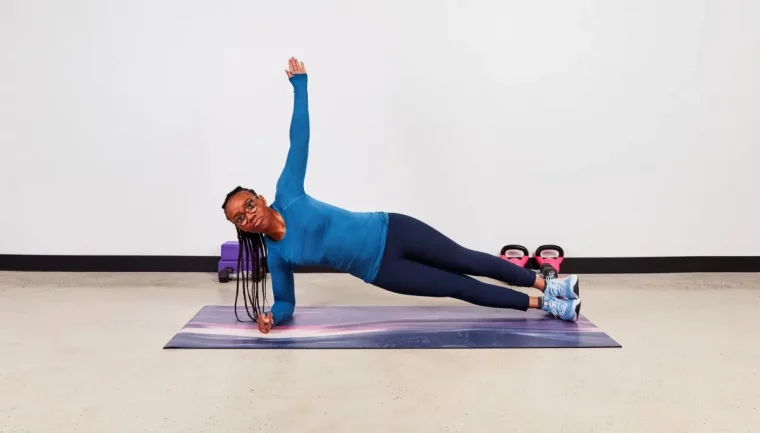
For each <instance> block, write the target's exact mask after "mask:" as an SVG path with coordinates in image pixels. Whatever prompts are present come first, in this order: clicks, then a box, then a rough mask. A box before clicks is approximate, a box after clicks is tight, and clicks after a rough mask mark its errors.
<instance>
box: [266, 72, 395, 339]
mask: <svg viewBox="0 0 760 433" xmlns="http://www.w3.org/2000/svg"><path fill="white" fill-rule="evenodd" d="M290 82H291V84H292V85H293V95H294V98H293V99H294V101H293V115H292V118H291V122H290V149H289V150H288V155H287V158H286V160H285V167H284V168H283V170H282V173H281V174H280V177H279V179H278V180H277V190H276V192H275V199H274V202H272V204H271V207H272V209H274V210H275V211H277V212H278V213H279V214H280V215H281V216H282V218H283V219H284V220H285V237H284V238H283V239H281V240H279V241H275V240H274V239H272V238H270V237H268V236H264V241H265V243H266V246H267V264H268V267H269V273H270V275H271V280H272V291H273V294H274V303H273V304H272V309H271V312H272V316H273V318H274V324H275V325H277V324H279V323H282V322H283V321H286V320H288V319H290V318H291V316H292V315H293V311H294V309H295V305H296V299H295V287H294V278H293V268H294V267H295V266H314V265H316V266H324V267H329V268H332V269H335V270H337V271H342V272H346V273H348V274H350V275H353V276H355V277H358V278H360V279H362V280H363V281H364V282H367V283H370V282H372V281H373V280H374V278H375V276H376V275H377V271H378V269H379V267H380V261H381V260H382V256H383V253H384V251H385V241H386V234H387V231H388V215H387V213H385V212H353V211H349V210H346V209H342V208H339V207H337V206H333V205H330V204H328V203H324V202H321V201H319V200H317V199H315V198H313V197H312V196H310V195H309V194H307V193H306V191H305V188H304V180H305V177H306V167H307V162H308V159H309V140H310V128H309V95H308V91H307V82H308V78H307V75H306V74H297V75H294V76H292V77H291V78H290Z"/></svg>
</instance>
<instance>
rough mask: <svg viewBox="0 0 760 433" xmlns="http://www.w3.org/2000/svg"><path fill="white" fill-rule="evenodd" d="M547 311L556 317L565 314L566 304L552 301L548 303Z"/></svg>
mask: <svg viewBox="0 0 760 433" xmlns="http://www.w3.org/2000/svg"><path fill="white" fill-rule="evenodd" d="M549 309H550V310H551V311H552V313H554V314H555V315H557V316H561V315H563V314H565V310H567V303H565V302H562V301H560V300H559V299H552V300H550V301H549Z"/></svg>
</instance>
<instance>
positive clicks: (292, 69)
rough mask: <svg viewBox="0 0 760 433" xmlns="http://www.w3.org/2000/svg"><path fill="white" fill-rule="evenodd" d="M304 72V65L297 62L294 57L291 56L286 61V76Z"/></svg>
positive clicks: (290, 76) (291, 76) (289, 76)
mask: <svg viewBox="0 0 760 433" xmlns="http://www.w3.org/2000/svg"><path fill="white" fill-rule="evenodd" d="M305 73H306V67H305V66H304V65H303V62H299V61H298V59H296V58H295V57H291V58H290V60H289V61H288V69H286V70H285V74H287V76H288V78H293V75H297V74H305Z"/></svg>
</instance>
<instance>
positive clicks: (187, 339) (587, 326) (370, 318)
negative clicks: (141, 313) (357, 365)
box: [164, 305, 622, 349]
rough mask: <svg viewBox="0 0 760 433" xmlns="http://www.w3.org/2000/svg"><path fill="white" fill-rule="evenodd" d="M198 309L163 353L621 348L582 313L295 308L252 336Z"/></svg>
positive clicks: (211, 309)
mask: <svg viewBox="0 0 760 433" xmlns="http://www.w3.org/2000/svg"><path fill="white" fill-rule="evenodd" d="M238 315H239V317H240V318H241V320H245V321H243V322H238V321H237V320H236V319H235V314H234V311H233V307H231V306H213V305H210V306H205V307H203V308H202V309H201V310H200V311H199V312H198V313H197V314H196V315H195V317H193V318H192V319H191V320H190V321H189V322H188V323H187V324H186V325H185V326H184V327H183V328H182V329H181V330H180V331H179V332H178V333H177V334H176V335H175V336H174V337H173V338H172V339H171V340H170V341H169V342H168V343H167V344H166V345H165V346H164V348H165V349H170V348H173V349H177V348H185V349H228V348H236V349H273V348H280V349H378V348H384V349H393V348H397V349H401V348H404V349H432V348H560V347H568V348H581V347H622V346H621V345H620V344H618V343H617V342H616V341H615V340H613V339H612V338H610V336H608V335H607V334H606V333H604V332H602V331H601V330H600V329H599V328H597V327H596V325H594V324H593V323H591V322H590V321H589V320H588V319H587V318H585V317H584V316H583V315H581V317H580V318H579V319H578V321H576V322H566V321H562V320H559V319H556V318H554V317H552V316H550V315H548V314H547V313H545V312H543V311H540V310H529V311H527V312H524V311H516V310H500V309H495V308H484V307H477V306H469V305H466V306H454V307H422V306H404V307H395V306H383V307H374V306H337V307H313V306H305V307H296V311H295V313H294V315H293V318H292V319H291V320H290V321H289V322H286V323H282V324H280V325H278V326H277V327H275V328H273V329H272V330H271V331H270V332H269V333H268V334H262V333H261V332H259V330H258V328H257V327H256V324H255V323H253V322H251V321H250V318H249V317H248V315H247V314H246V312H245V309H244V308H243V307H238Z"/></svg>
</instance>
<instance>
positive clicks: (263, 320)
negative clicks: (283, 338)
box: [256, 312, 274, 334]
mask: <svg viewBox="0 0 760 433" xmlns="http://www.w3.org/2000/svg"><path fill="white" fill-rule="evenodd" d="M256 322H257V323H258V325H259V331H261V332H262V333H264V334H266V333H268V332H269V330H270V329H272V325H273V324H274V317H272V313H271V312H269V313H267V314H259V317H258V319H256Z"/></svg>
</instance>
